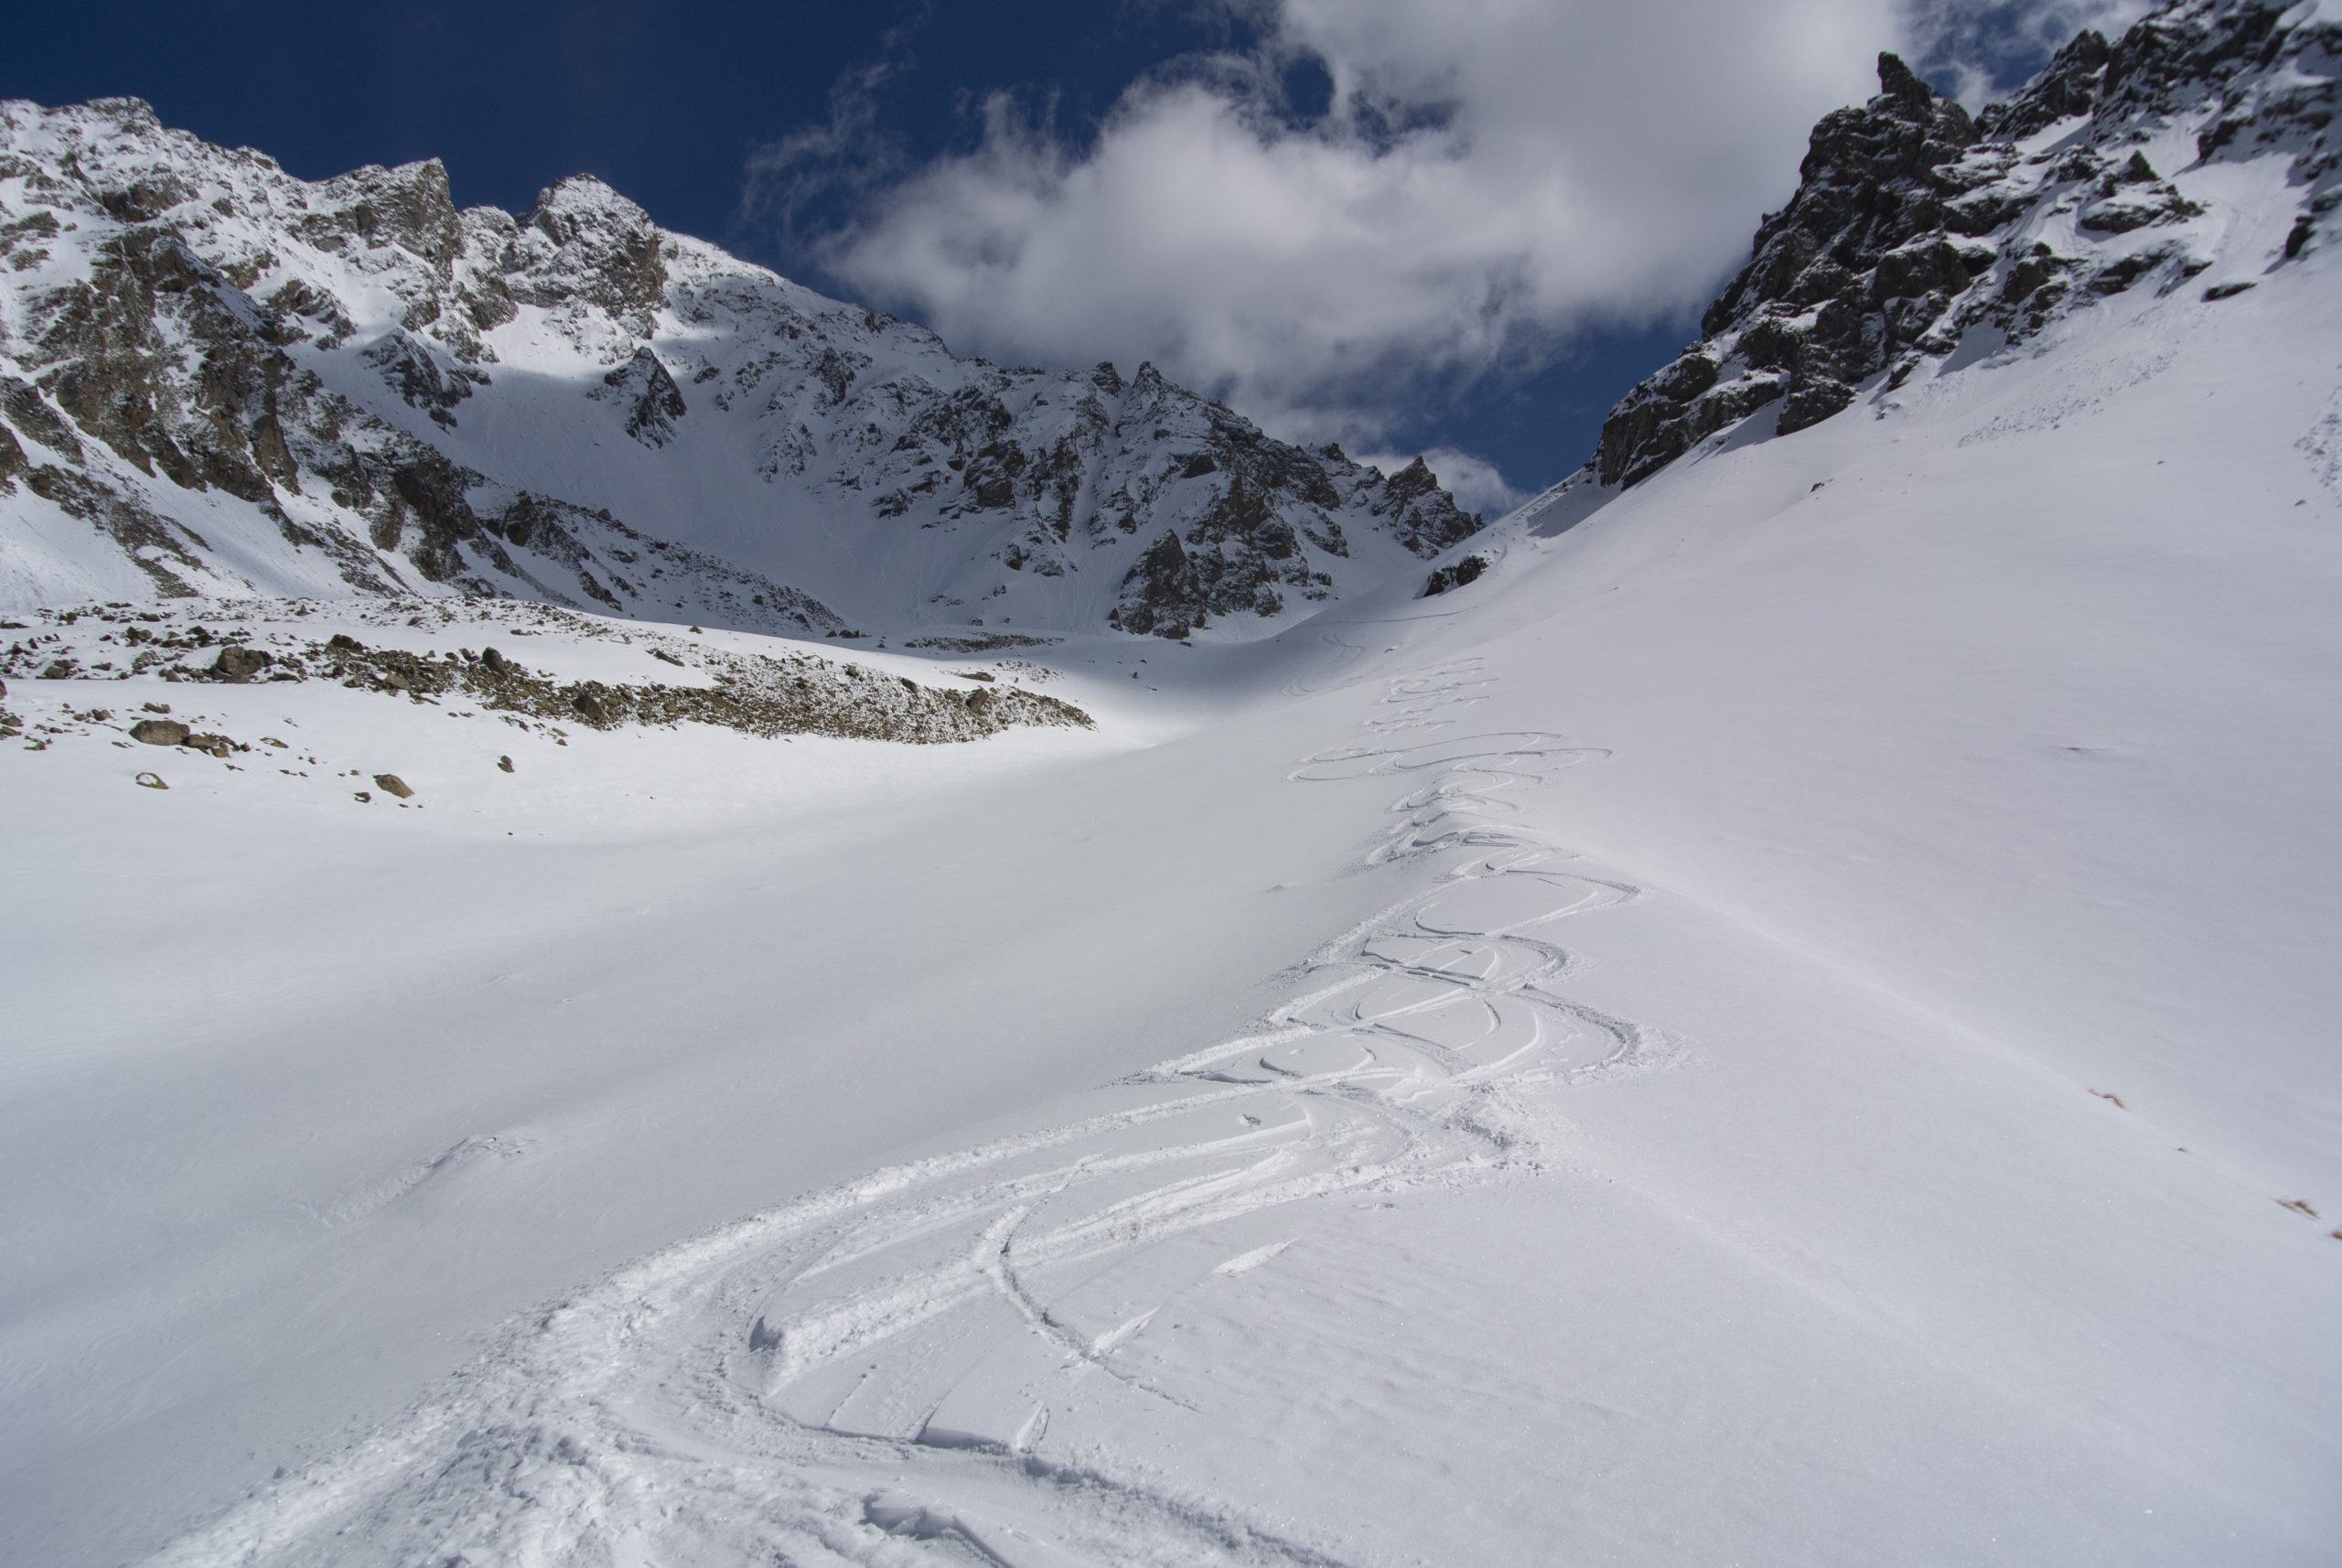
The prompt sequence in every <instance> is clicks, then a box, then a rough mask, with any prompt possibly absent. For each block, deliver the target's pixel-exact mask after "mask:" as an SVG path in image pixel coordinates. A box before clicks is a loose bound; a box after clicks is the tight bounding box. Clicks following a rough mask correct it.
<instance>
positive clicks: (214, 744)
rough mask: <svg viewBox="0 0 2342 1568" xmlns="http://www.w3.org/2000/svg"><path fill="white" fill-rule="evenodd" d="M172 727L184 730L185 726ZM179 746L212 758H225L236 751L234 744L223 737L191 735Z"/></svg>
mask: <svg viewBox="0 0 2342 1568" xmlns="http://www.w3.org/2000/svg"><path fill="white" fill-rule="evenodd" d="M173 727H174V728H179V729H184V728H185V727H186V726H185V725H174V726H173ZM179 744H180V745H181V746H186V747H187V748H188V750H189V751H201V752H208V753H209V754H210V755H211V756H213V757H226V756H227V755H228V754H229V753H230V752H231V751H233V750H235V749H236V743H235V742H234V741H232V740H230V739H229V738H228V737H227V736H224V735H191V736H188V737H187V738H186V739H185V740H183V741H181V742H179Z"/></svg>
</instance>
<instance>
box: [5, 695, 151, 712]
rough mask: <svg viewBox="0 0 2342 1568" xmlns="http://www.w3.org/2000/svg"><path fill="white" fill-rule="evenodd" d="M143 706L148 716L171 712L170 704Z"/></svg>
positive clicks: (146, 704)
mask: <svg viewBox="0 0 2342 1568" xmlns="http://www.w3.org/2000/svg"><path fill="white" fill-rule="evenodd" d="M5 695H6V693H5V692H0V696H5ZM143 705H144V706H145V710H146V711H147V712H148V713H150V714H167V713H169V712H170V711H171V704H170V703H145V704H143Z"/></svg>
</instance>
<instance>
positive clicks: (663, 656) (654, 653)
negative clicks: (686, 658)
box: [650, 648, 683, 670]
mask: <svg viewBox="0 0 2342 1568" xmlns="http://www.w3.org/2000/svg"><path fill="white" fill-rule="evenodd" d="M650 657H651V658H653V659H656V660H661V661H662V662H665V663H668V664H671V665H673V666H674V667H675V668H676V669H678V670H681V669H682V667H683V661H682V660H680V659H678V658H676V657H675V656H674V655H673V654H671V653H670V652H668V651H667V650H665V649H663V648H654V649H652V650H650Z"/></svg>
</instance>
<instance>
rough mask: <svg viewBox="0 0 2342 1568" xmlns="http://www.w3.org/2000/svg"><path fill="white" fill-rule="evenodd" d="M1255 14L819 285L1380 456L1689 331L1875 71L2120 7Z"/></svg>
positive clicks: (1016, 132) (1969, 0) (1034, 144)
mask: <svg viewBox="0 0 2342 1568" xmlns="http://www.w3.org/2000/svg"><path fill="white" fill-rule="evenodd" d="M1263 3H1264V4H1268V5H1271V6H1272V7H1273V8H1272V9H1271V10H1270V11H1269V12H1268V15H1270V16H1272V18H1273V27H1272V42H1271V43H1270V44H1269V45H1268V46H1267V47H1266V48H1264V49H1263V50H1262V53H1260V54H1259V55H1256V56H1253V57H1251V58H1247V59H1219V60H1216V61H1212V62H1209V64H1210V66H1211V69H1210V70H1190V71H1188V72H1187V73H1186V74H1185V75H1184V77H1182V78H1180V79H1176V80H1175V79H1171V78H1167V77H1158V78H1156V79H1154V80H1151V81H1144V82H1142V83H1140V84H1139V85H1137V86H1134V87H1133V88H1132V89H1131V90H1130V91H1128V92H1127V93H1126V94H1125V96H1124V98H1123V101H1122V102H1121V103H1120V104H1119V105H1118V106H1117V108H1116V109H1115V110H1114V112H1113V113H1112V115H1111V116H1110V118H1109V120H1108V122H1107V124H1105V125H1104V127H1103V128H1102V130H1101V132H1100V134H1098V135H1097V136H1096V138H1095V139H1094V142H1093V143H1092V144H1091V145H1089V146H1088V147H1087V148H1085V149H1083V150H1081V151H1080V152H1078V153H1077V152H1075V151H1072V150H1069V148H1068V147H1067V146H1066V145H1063V144H1062V143H1060V142H1059V141H1058V140H1056V139H1055V138H1053V137H1052V136H1051V135H1050V134H1047V133H1046V132H1044V131H1039V130H1036V129H1035V128H1034V127H1033V125H1032V124H1031V123H1030V122H1029V121H1028V120H1026V119H1025V118H1024V117H1022V116H1020V115H1019V114H1018V113H1017V112H1016V111H1015V109H1014V108H1013V107H1012V106H1011V104H1010V103H1009V102H1007V101H1006V100H1001V101H997V102H994V103H993V104H992V105H991V106H990V108H989V111H988V118H987V123H986V130H985V134H984V137H983V143H982V145H981V146H980V147H979V148H978V149H977V150H976V151H975V152H973V153H971V154H968V155H966V156H953V157H948V158H945V159H943V160H941V161H939V162H936V163H933V164H931V165H929V166H926V167H924V168H921V169H918V170H916V171H913V172H911V173H909V174H908V175H907V176H904V177H898V178H895V179H893V180H892V181H891V183H886V184H884V185H882V186H880V187H877V188H874V189H872V190H871V191H870V192H869V194H868V196H867V199H866V200H865V205H864V208H863V210H862V212H861V216H860V217H859V218H858V220H855V221H854V222H853V223H851V224H850V225H849V226H848V227H846V228H845V229H843V231H839V232H837V233H834V234H833V235H832V236H831V237H830V238H829V239H828V240H827V241H826V242H824V243H822V245H821V246H819V247H818V249H817V250H816V252H815V254H816V257H817V259H818V260H819V261H820V262H821V263H822V264H823V266H824V267H825V268H826V269H827V270H828V271H829V272H830V273H831V274H833V276H835V277H837V278H838V279H840V280H841V281H843V283H845V284H846V285H849V286H851V287H852V288H853V289H854V290H855V291H856V292H857V293H859V294H861V295H864V296H865V297H866V298H869V299H871V300H873V301H875V302H876V303H879V304H883V305H886V306H890V307H892V308H896V309H898V310H901V311H904V312H905V313H907V314H910V315H914V316H917V317H919V318H921V319H923V320H925V321H927V322H929V324H931V325H933V326H934V327H935V328H938V329H939V330H940V331H941V332H942V333H943V334H944V336H945V337H946V338H949V339H951V341H952V343H953V344H954V346H955V347H958V348H960V349H963V350H969V351H974V352H979V353H983V354H987V355H990V356H992V357H994V358H1000V359H1006V360H1015V361H1019V362H1035V361H1039V362H1047V363H1058V364H1079V363H1087V362H1091V361H1095V360H1101V359H1112V360H1116V361H1117V362H1119V363H1121V364H1122V365H1123V367H1124V368H1125V369H1128V368H1129V367H1130V366H1132V365H1133V364H1134V363H1135V362H1136V361H1138V360H1154V361H1155V363H1156V364H1157V365H1158V366H1159V367H1161V368H1162V369H1163V371H1165V373H1166V374H1167V375H1170V376H1171V377H1172V378H1173V379H1174V380H1176V381H1183V382H1185V383H1187V384H1188V385H1191V386H1195V387H1198V388H1199V389H1202V390H1206V391H1209V392H1214V393H1216V394H1218V395H1221V396H1223V397H1225V398H1226V399H1227V400H1228V401H1229V402H1230V403H1232V404H1233V405H1234V406H1236V407H1238V408H1240V409H1242V410H1243V411H1244V412H1246V413H1251V414H1252V415H1253V416H1254V417H1256V418H1259V419H1261V420H1262V422H1263V423H1264V424H1268V425H1269V426H1270V427H1271V428H1273V429H1275V430H1277V431H1278V432H1280V433H1281V434H1284V435H1292V436H1295V437H1303V438H1309V439H1324V438H1338V439H1344V440H1348V441H1350V442H1353V443H1359V442H1364V443H1373V442H1375V441H1376V440H1378V438H1380V437H1381V436H1382V435H1384V434H1385V433H1387V432H1389V431H1391V429H1393V428H1395V427H1396V426H1397V425H1399V424H1402V423H1404V422H1405V416H1406V414H1407V413H1408V411H1409V410H1410V407H1411V405H1414V404H1416V403H1419V402H1420V400H1423V399H1429V398H1436V397H1439V396H1442V395H1446V394H1452V393H1453V392H1455V391H1456V389H1458V388H1459V387H1464V386H1468V385H1470V384H1472V383H1474V382H1475V381H1478V380H1479V379H1481V378H1485V377H1488V376H1491V375H1498V376H1502V375H1506V374H1509V373H1515V372H1520V373H1525V372H1527V371H1532V370H1534V369H1537V368H1540V367H1542V365H1543V364H1545V363H1548V362H1550V361H1551V359H1552V356H1553V355H1554V353H1555V352H1556V351H1557V349H1559V347H1560V346H1561V345H1562V344H1563V343H1564V342H1565V341H1566V340H1567V338H1569V336H1570V335H1571V334H1573V333H1575V332H1578V331H1581V330H1584V329H1585V328H1589V327H1603V326H1617V327H1645V326H1649V325H1653V324H1656V323H1659V322H1661V321H1664V320H1666V319H1669V318H1670V317H1675V318H1678V319H1681V318H1684V317H1686V316H1687V315H1688V313H1690V312H1692V311H1695V310H1696V309H1697V308H1698V306H1700V305H1702V304H1703V303H1704V301H1705V299H1706V297H1707V296H1708V295H1709V293H1710V292H1711V290H1712V288H1713V287H1714V285H1715V283H1716V282H1717V281H1718V279H1719V278H1720V277H1721V276H1722V275H1724V274H1727V273H1728V272H1729V271H1730V269H1731V268H1732V266H1733V265H1734V264H1735V263H1736V262H1738V261H1739V260H1740V259H1741V258H1743V257H1744V256H1745V255H1746V249H1747V244H1748V240H1749V235H1750V233H1751V231H1752V230H1753V229H1754V227H1755V225H1756V220H1757V219H1758V217H1759V216H1760V214H1761V213H1762V212H1763V211H1764V210H1765V209H1767V207H1771V206H1777V205H1778V203H1779V202H1780V201H1781V200H1783V199H1786V197H1787V196H1788V195H1789V191H1790V190H1791V189H1793V188H1794V187H1795V183H1796V177H1797V166H1798V162H1799V158H1800V157H1801V156H1802V155H1803V152H1804V148H1805V141H1806V136H1807V133H1808V131H1809V130H1810V127H1811V125H1812V124H1813V122H1814V120H1815V119H1816V118H1818V117H1819V116H1820V115H1821V113H1824V112H1826V111H1828V110H1830V109H1832V108H1835V107H1837V106H1838V105H1840V104H1843V103H1849V102H1860V101H1862V100H1863V99H1864V98H1865V97H1867V96H1869V95H1870V94H1871V93H1872V92H1874V91H1876V86H1875V75H1874V59H1875V55H1876V53H1877V51H1878V50H1879V49H1880V48H1914V47H1915V46H1916V47H1918V48H1922V49H1924V50H1926V51H1929V52H1930V53H1932V55H1934V56H1935V57H1937V58H1938V59H1939V60H1940V61H1941V62H1944V63H1949V62H1951V61H1953V60H1956V59H1962V58H1966V55H1964V54H1963V53H1962V51H1963V50H1965V51H1968V52H1969V53H1973V52H1974V51H1975V50H1976V49H1977V48H1978V47H1980V46H1979V41H1980V40H1993V39H2000V38H2004V35H2005V34H2006V33H2007V31H2008V29H2009V27H2012V26H2015V25H2017V24H2019V23H2024V24H2025V25H2031V22H2030V20H2029V19H2031V18H2034V17H2035V16H2036V13H2039V14H2043V15H2046V14H2047V11H2048V10H2050V9H2052V8H2054V7H2055V6H2057V5H2062V6H2063V7H2064V9H2063V11H2062V12H2061V13H2060V16H2072V15H2079V14H2080V12H2081V11H2083V10H2092V9H2104V8H2105V5H2096V4H2094V3H2093V0H2049V3H2048V4H2045V5H2020V6H2017V7H2014V8H2012V7H2010V6H2008V5H1998V4H1993V3H1990V0H1950V3H1947V0H1914V5H1915V8H1909V9H1907V7H1906V4H1905V0H1765V3H1762V4H1751V3H1748V0H1635V3H1626V4H1622V3H1620V0H1263ZM2108 4H2119V0H2108ZM2003 12H2007V13H2009V16H2000V15H1999V14H2000V13H2003ZM2012 16H2013V17H2014V21H2012V20H2011V19H2010V18H2011V17H2012ZM2055 25H2059V26H2062V25H2063V24H2062V22H2057V23H2056V24H2055ZM1306 58H1315V59H1318V60H1320V61H1322V62H1323V63H1324V65H1325V67H1326V69H1327V70H1328V71H1329V72H1330V74H1331V76H1332V78H1333V81H1334V83H1335V89H1336V91H1335V98H1334V107H1333V109H1332V111H1331V112H1330V113H1327V115H1326V116H1324V117H1323V118H1322V119H1321V120H1319V121H1318V122H1317V123H1316V124H1307V125H1299V124H1294V123H1293V122H1292V120H1291V118H1290V116H1287V115H1285V114H1284V113H1281V110H1282V105H1281V104H1280V102H1279V101H1278V94H1277V90H1276V82H1277V81H1278V72H1279V70H1280V68H1281V67H1282V66H1284V65H1285V64H1288V63H1290V62H1291V61H1293V60H1295V59H1306ZM1394 126H1395V127H1398V128H1396V129H1394V128H1393V127H1394ZM799 172H800V170H799V169H798V167H797V166H795V164H794V163H793V162H792V160H791V159H790V158H789V157H780V158H777V159H768V160H767V163H766V166H765V175H766V177H768V178H778V179H785V178H788V177H795V176H796V175H797V174H798V173H799ZM1456 456H1461V455H1460V454H1458V455H1455V456H1450V457H1449V459H1448V462H1447V465H1446V466H1445V467H1443V468H1442V472H1443V475H1445V474H1447V473H1448V471H1449V469H1451V468H1452V469H1454V470H1456V473H1457V474H1459V475H1460V474H1461V473H1463V471H1464V467H1463V465H1461V464H1458V463H1457V462H1456ZM1484 467H1485V466H1484ZM1488 482H1489V483H1490V484H1492V485H1493V486H1496V487H1501V486H1502V482H1503V481H1502V479H1501V477H1500V476H1497V475H1496V474H1495V473H1494V471H1493V470H1492V469H1490V470H1488ZM1483 493H1486V494H1490V495H1493V494H1496V493H1499V492H1498V490H1497V489H1487V490H1485V491H1484V492H1483Z"/></svg>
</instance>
